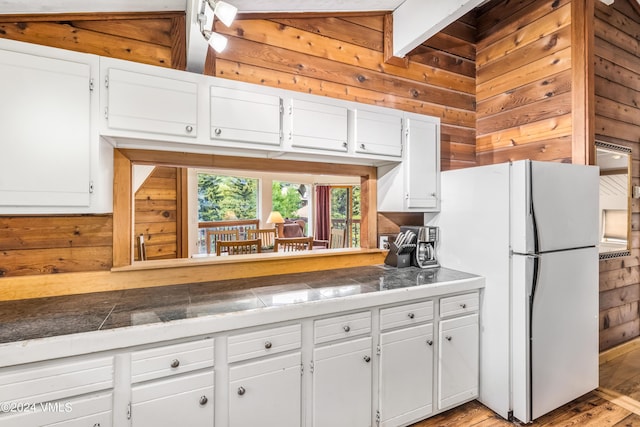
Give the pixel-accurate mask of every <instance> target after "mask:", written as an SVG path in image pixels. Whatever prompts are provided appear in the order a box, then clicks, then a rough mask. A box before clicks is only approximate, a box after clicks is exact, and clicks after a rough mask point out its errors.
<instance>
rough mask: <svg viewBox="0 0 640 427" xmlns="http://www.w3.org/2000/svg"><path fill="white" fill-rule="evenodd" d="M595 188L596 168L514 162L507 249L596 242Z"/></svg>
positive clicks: (568, 246) (535, 249)
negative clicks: (509, 238)
mask: <svg viewBox="0 0 640 427" xmlns="http://www.w3.org/2000/svg"><path fill="white" fill-rule="evenodd" d="M598 186H599V172H598V168H597V167H596V166H584V165H572V164H565V163H554V162H536V161H529V160H525V161H518V162H514V163H513V170H512V185H511V213H512V224H511V232H512V239H511V240H512V242H511V243H512V247H513V251H514V252H517V253H536V252H548V251H555V250H562V249H572V248H581V247H586V246H595V245H597V244H598V197H599V195H598Z"/></svg>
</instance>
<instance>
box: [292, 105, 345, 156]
mask: <svg viewBox="0 0 640 427" xmlns="http://www.w3.org/2000/svg"><path fill="white" fill-rule="evenodd" d="M289 113H290V118H291V133H290V135H289V138H290V139H291V146H292V147H300V148H315V149H318V150H328V151H342V152H346V151H347V147H348V144H347V139H348V128H347V126H348V125H347V116H348V110H347V108H345V107H340V106H337V105H329V104H321V103H318V102H310V101H303V100H300V99H292V100H291V106H290V109H289Z"/></svg>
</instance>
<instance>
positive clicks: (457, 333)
mask: <svg viewBox="0 0 640 427" xmlns="http://www.w3.org/2000/svg"><path fill="white" fill-rule="evenodd" d="M439 335H440V336H439V339H440V340H439V346H440V351H439V355H438V374H439V375H438V409H443V408H447V407H450V406H452V405H455V404H457V403H461V402H464V401H467V400H469V399H473V398H474V397H476V396H477V395H478V364H479V360H478V357H479V356H478V353H479V336H478V315H477V314H472V315H469V316H464V317H458V318H454V319H448V320H443V321H441V322H440V334H439Z"/></svg>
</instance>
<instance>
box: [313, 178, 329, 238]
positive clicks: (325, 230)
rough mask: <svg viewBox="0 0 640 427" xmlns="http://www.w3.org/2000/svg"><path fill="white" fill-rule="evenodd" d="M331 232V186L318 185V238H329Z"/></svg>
mask: <svg viewBox="0 0 640 427" xmlns="http://www.w3.org/2000/svg"><path fill="white" fill-rule="evenodd" d="M330 234H331V187H330V186H328V185H317V186H316V240H329V236H330Z"/></svg>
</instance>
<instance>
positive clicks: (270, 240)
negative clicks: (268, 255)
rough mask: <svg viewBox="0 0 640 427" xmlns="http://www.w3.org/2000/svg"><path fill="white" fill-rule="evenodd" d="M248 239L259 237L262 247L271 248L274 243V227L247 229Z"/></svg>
mask: <svg viewBox="0 0 640 427" xmlns="http://www.w3.org/2000/svg"><path fill="white" fill-rule="evenodd" d="M247 237H248V238H249V239H260V241H261V242H262V249H271V248H273V247H274V245H275V239H276V229H275V228H258V229H249V230H247Z"/></svg>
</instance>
